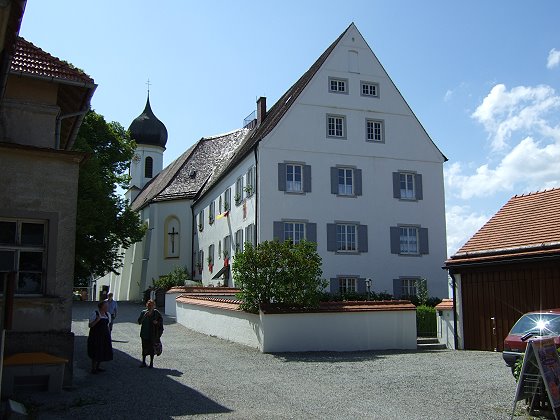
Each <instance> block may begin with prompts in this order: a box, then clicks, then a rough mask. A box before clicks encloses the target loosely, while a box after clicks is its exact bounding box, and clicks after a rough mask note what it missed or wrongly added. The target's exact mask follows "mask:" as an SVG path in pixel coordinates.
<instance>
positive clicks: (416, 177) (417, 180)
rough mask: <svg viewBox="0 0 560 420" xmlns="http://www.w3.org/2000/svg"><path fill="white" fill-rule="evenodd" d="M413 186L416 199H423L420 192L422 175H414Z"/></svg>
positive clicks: (422, 193) (422, 194) (421, 191)
mask: <svg viewBox="0 0 560 420" xmlns="http://www.w3.org/2000/svg"><path fill="white" fill-rule="evenodd" d="M414 186H415V187H416V199H417V200H422V199H423V198H424V192H423V190H422V174H416V175H414Z"/></svg>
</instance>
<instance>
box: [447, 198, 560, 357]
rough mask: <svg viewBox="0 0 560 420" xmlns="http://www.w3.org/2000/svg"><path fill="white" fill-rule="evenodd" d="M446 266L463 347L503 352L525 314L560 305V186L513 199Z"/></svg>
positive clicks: (458, 334) (457, 338)
mask: <svg viewBox="0 0 560 420" xmlns="http://www.w3.org/2000/svg"><path fill="white" fill-rule="evenodd" d="M445 268H446V269H447V270H448V271H449V274H450V275H451V278H452V280H453V285H454V287H453V290H454V294H453V299H454V301H455V308H456V311H457V312H456V315H457V318H456V319H457V325H456V344H457V346H458V348H463V349H466V350H489V351H494V350H497V351H502V349H503V340H504V338H505V337H506V335H507V334H508V332H509V330H510V329H511V327H512V326H513V324H514V323H515V322H516V321H517V319H518V318H519V317H520V316H521V315H522V314H524V313H525V312H529V311H534V310H540V309H551V308H558V307H560V189H558V188H556V189H552V190H547V191H542V192H537V193H532V194H526V195H519V196H517V195H516V196H514V197H512V198H511V199H510V200H509V201H508V202H507V203H506V204H505V205H504V206H503V207H502V208H501V209H500V210H499V211H498V212H497V213H496V214H495V215H494V216H493V217H492V218H491V219H490V220H489V221H488V222H487V223H486V224H485V225H484V226H483V227H482V228H481V229H480V230H479V231H478V232H477V233H476V234H475V235H474V236H473V237H472V238H471V239H469V241H467V243H466V244H465V245H464V246H463V247H462V248H461V249H459V251H457V253H456V254H455V255H453V256H452V257H450V258H449V259H448V260H447V261H446V262H445Z"/></svg>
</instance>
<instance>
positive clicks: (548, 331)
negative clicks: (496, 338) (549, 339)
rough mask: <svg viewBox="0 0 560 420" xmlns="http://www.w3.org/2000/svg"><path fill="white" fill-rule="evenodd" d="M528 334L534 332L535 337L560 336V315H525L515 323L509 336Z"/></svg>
mask: <svg viewBox="0 0 560 420" xmlns="http://www.w3.org/2000/svg"><path fill="white" fill-rule="evenodd" d="M528 332H534V333H535V335H560V315H557V314H525V315H523V316H522V317H521V318H519V321H517V322H516V323H515V325H514V326H513V328H512V329H511V332H510V334H515V335H524V334H526V333H528Z"/></svg>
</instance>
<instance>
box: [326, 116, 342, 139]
mask: <svg viewBox="0 0 560 420" xmlns="http://www.w3.org/2000/svg"><path fill="white" fill-rule="evenodd" d="M345 125H346V117H344V116H342V115H327V136H328V137H338V138H345V137H346V128H345Z"/></svg>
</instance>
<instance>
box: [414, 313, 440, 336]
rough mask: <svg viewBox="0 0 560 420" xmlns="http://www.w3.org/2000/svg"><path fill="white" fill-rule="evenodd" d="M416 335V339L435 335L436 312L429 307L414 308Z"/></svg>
mask: <svg viewBox="0 0 560 420" xmlns="http://www.w3.org/2000/svg"><path fill="white" fill-rule="evenodd" d="M416 334H417V335H418V337H435V336H436V335H437V324H436V310H435V309H434V308H432V307H430V306H424V305H421V306H418V307H417V308H416Z"/></svg>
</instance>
